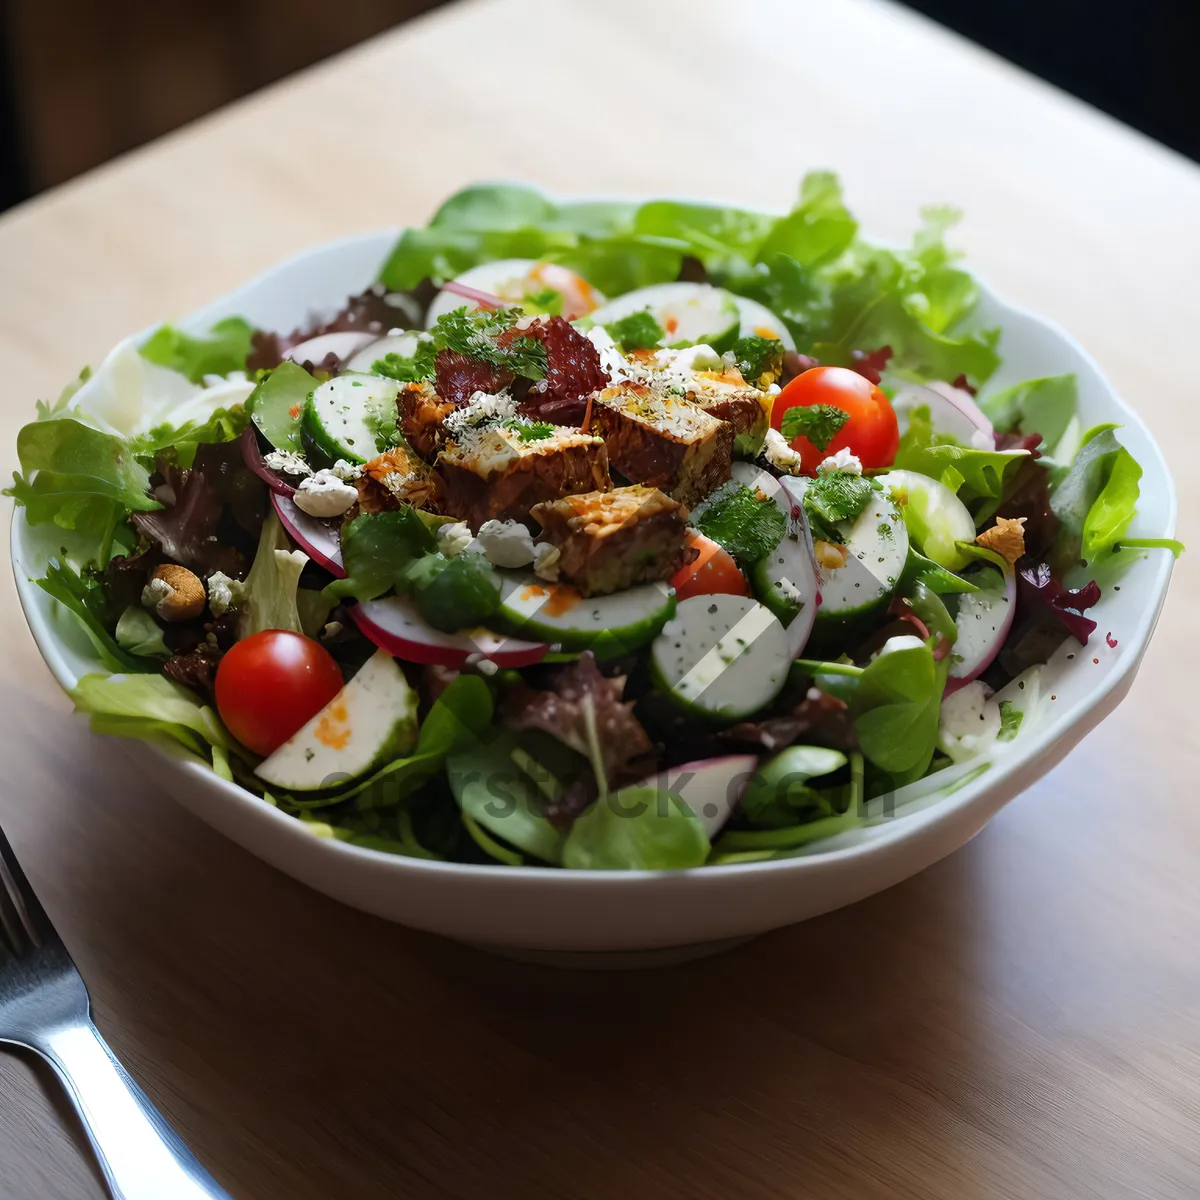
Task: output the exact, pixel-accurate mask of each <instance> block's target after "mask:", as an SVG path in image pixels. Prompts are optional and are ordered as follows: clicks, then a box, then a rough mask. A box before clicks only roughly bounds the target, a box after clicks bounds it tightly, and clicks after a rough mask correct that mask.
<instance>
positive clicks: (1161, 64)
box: [0, 0, 1200, 209]
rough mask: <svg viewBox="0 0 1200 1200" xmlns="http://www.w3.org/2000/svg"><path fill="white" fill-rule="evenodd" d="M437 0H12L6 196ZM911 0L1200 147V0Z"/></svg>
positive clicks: (6, 29)
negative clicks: (334, 0) (1198, 50)
mask: <svg viewBox="0 0 1200 1200" xmlns="http://www.w3.org/2000/svg"><path fill="white" fill-rule="evenodd" d="M545 2H546V3H554V2H557V3H562V2H564V0H545ZM595 2H601V0H595ZM651 2H652V0H651ZM833 2H836V3H845V2H847V0H833ZM438 3H439V0H348V2H343V3H341V4H338V5H337V6H336V9H335V10H333V11H331V5H330V2H329V0H206V2H205V3H203V4H195V3H186V4H171V3H165V4H164V3H161V2H160V3H151V2H150V0H0V16H2V20H0V65H2V67H3V74H2V77H0V209H3V208H7V207H9V206H10V205H12V204H15V203H18V202H19V201H20V200H23V199H25V198H26V197H28V196H31V195H34V194H36V193H37V192H39V191H41V190H43V189H45V188H47V187H53V186H54V185H55V184H58V183H62V182H64V181H65V180H68V179H70V178H71V177H72V176H74V175H78V174H79V173H80V172H82V171H86V170H88V169H89V168H90V167H94V166H97V165H99V164H100V163H103V162H105V161H106V160H108V159H110V158H112V157H114V156H115V155H117V154H120V153H122V152H123V151H125V150H129V149H132V148H133V147H135V146H138V145H141V144H142V143H143V142H146V141H149V140H150V139H151V138H154V137H157V136H159V135H160V134H163V133H167V132H168V131H170V130H172V129H175V128H176V127H178V126H180V125H182V124H184V123H186V122H187V121H190V120H193V119H194V118H196V117H199V116H202V115H203V114H204V113H207V112H210V111H212V110H213V109H215V108H218V107H220V106H221V105H223V104H226V103H228V102H230V101H231V100H235V99H237V98H238V97H239V96H244V95H246V94H247V93H248V92H252V91H254V90H255V89H256V88H260V87H263V86H264V85H266V84H268V83H271V82H273V81H274V80H276V79H280V78H282V77H283V76H284V75H287V74H290V73H291V72H293V71H296V70H299V69H300V68H302V67H305V66H308V65H309V64H311V63H315V62H318V61H319V60H320V59H322V58H326V57H328V56H329V55H331V54H336V53H337V52H338V51H340V50H344V49H346V48H347V47H349V46H352V45H354V44H355V43H357V42H360V41H362V40H364V39H365V38H369V37H371V36H372V35H374V34H376V33H380V32H382V31H383V30H385V29H389V28H391V27H392V26H394V25H397V24H399V23H401V22H403V21H406V20H409V19H411V18H412V17H415V16H418V15H419V14H421V13H423V12H425V11H427V10H429V9H431V8H434V7H436V6H437V5H438ZM908 6H909V7H911V8H916V9H918V10H919V11H921V12H924V13H926V14H927V15H929V16H930V17H932V18H933V19H935V20H937V21H940V22H941V23H943V24H945V25H948V26H950V27H951V28H952V29H955V30H957V31H958V32H960V33H962V34H964V35H966V36H967V37H969V38H971V39H973V40H974V41H977V42H979V43H981V44H982V45H984V46H987V47H989V48H990V49H992V50H994V51H995V52H996V53H998V54H1001V55H1003V56H1004V57H1006V58H1008V59H1010V60H1012V61H1013V62H1015V63H1018V64H1019V65H1021V66H1023V67H1025V68H1027V69H1028V70H1030V71H1033V72H1034V73H1035V74H1038V75H1040V76H1042V77H1043V78H1045V79H1047V80H1049V81H1050V82H1051V83H1054V84H1057V85H1058V86H1059V87H1062V88H1064V89H1065V90H1067V91H1069V92H1073V93H1074V94H1075V95H1077V96H1079V97H1081V98H1082V99H1084V100H1086V101H1088V102H1090V103H1091V104H1094V105H1095V106H1096V107H1098V108H1101V109H1104V110H1105V111H1106V112H1109V113H1111V114H1113V115H1114V116H1116V117H1119V118H1120V119H1121V120H1123V121H1125V122H1127V123H1128V124H1130V125H1133V126H1134V127H1135V128H1138V129H1140V130H1142V131H1143V132H1145V133H1147V134H1149V135H1150V136H1151V137H1154V138H1157V139H1158V140H1159V141H1162V142H1165V143H1166V144H1167V145H1169V146H1172V147H1174V148H1175V149H1177V150H1179V151H1181V152H1182V153H1184V154H1187V155H1189V156H1191V157H1192V158H1196V159H1200V119H1197V118H1198V117H1200V71H1197V70H1196V68H1195V67H1194V66H1193V63H1192V59H1193V55H1194V52H1193V47H1194V46H1195V45H1196V40H1197V36H1198V35H1200V0H1138V2H1137V3H1133V2H1132V0H982V2H981V0H909V5H908ZM764 36H769V34H768V31H764ZM897 80H898V86H902V72H901V71H899V70H898V74H897ZM962 101H963V103H968V104H969V103H970V99H969V97H963V98H962Z"/></svg>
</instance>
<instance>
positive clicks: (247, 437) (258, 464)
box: [240, 424, 296, 498]
mask: <svg viewBox="0 0 1200 1200" xmlns="http://www.w3.org/2000/svg"><path fill="white" fill-rule="evenodd" d="M240 440H241V443H242V461H243V462H244V463H245V464H246V466H248V467H249V468H250V470H252V471H253V472H254V473H255V475H257V476H258V477H259V479H261V480H262V481H263V482H264V483H265V484H266V485H267V487H269V488H270V489H271V491H272V492H274V493H275V494H276V495H277V496H287V497H289V498H290V497H292V496H294V495H295V494H296V489H295V488H294V487H292V485H291V484H290V483H284V481H283V480H282V479H280V478H279V476H278V475H276V474H275V472H274V471H272V470H271V468H270V467H268V466H267V464H266V462H265V461H264V460H263V456H262V451H261V450H260V449H259V448H258V434H257V432H256V431H255V428H254V426H253V425H252V424H251V425H247V426H246V428H245V429H243V430H242V433H241V438H240Z"/></svg>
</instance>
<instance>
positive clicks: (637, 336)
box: [604, 308, 667, 350]
mask: <svg viewBox="0 0 1200 1200" xmlns="http://www.w3.org/2000/svg"><path fill="white" fill-rule="evenodd" d="M604 328H605V329H606V330H608V332H609V334H610V335H611V336H612V339H613V341H614V342H618V343H620V345H621V348H622V349H624V350H649V349H651V348H653V347H654V346H657V345H658V343H659V342H661V341H662V339H663V338H664V337H666V336H667V331H666V330H665V329H664V328H663V327H662V326H661V325H660V324H659V323H658V321H657V320H655V318H654V314H653V313H652V312H651V311H650V310H649V309H648V308H643V309H642V310H641V312H633V313H630V314H629V316H627V317H622V318H621V319H620V320H619V321H612V322H611V323H610V324H608V325H605V327H604Z"/></svg>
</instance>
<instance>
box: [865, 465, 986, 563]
mask: <svg viewBox="0 0 1200 1200" xmlns="http://www.w3.org/2000/svg"><path fill="white" fill-rule="evenodd" d="M878 478H879V482H880V483H881V484H882V485H883V487H884V489H885V490H886V491H890V492H891V493H892V495H893V496H895V498H896V499H897V500H898V502H899V504H900V508H901V511H902V512H903V513H904V522H905V524H906V525H907V526H908V531H909V533H911V534H912V540H913V541H914V542H916V544H917V546H918V547H919V549H920V550H921V552H922V553H923V554H924V555H925V556H926V557H927V558H932V559H933V561H934V562H935V563H937V564H938V565H939V566H942V567H945V568H946V570H948V571H961V570H962V569H963V567H965V566H966V565H967V563H968V562H969V561H970V559H968V558H967V556H966V555H965V554H963V552H962V551H961V550H959V549H958V547H957V546H956V545H955V543H956V542H973V541H974V540H975V521H974V520H973V518H972V517H971V514H970V512H969V511H968V510H967V506H966V505H965V504H964V503H963V502H962V501H961V500H960V499H959V498H958V497H957V496H956V495H955V494H954V493H953V492H952V491H951V490H950V489H949V488H948V487H947V486H946V485H945V484H944V483H942V482H940V481H939V480H937V479H931V478H930V477H929V476H928V475H922V474H920V472H918V471H888V473H887V474H886V475H880V476H879V477H878Z"/></svg>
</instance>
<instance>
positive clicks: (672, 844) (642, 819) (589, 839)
mask: <svg viewBox="0 0 1200 1200" xmlns="http://www.w3.org/2000/svg"><path fill="white" fill-rule="evenodd" d="M710 849H711V847H710V845H709V841H708V834H707V833H706V832H705V830H704V825H703V824H702V823H701V821H700V820H699V818H698V817H697V816H696V815H695V814H694V813H693V812H692V810H691V809H690V808H689V807H688V806H687V805H686V804H684V803H683V802H682V801H679V800H676V799H675V798H674V797H672V796H671V795H670V793H664V792H660V791H659V789H658V788H655V787H628V788H622V789H621V790H620V791H619V792H614V793H613V794H612V795H610V796H602V797H601V798H600V799H599V800H597V801H595V802H594V803H593V804H592V805H591V806H590V807H589V808H587V809H585V810H584V811H583V812H582V813H581V814H580V815H579V816H578V817H576V818H575V821H574V823H573V824H572V825H571V832H570V833H569V834H567V840H566V842H565V843H564V844H563V851H562V862H563V866H564V867H570V868H574V869H576V870H585V871H666V870H683V869H684V868H687V867H699V866H701V865H703V863H704V861H705V859H707V858H708V853H709V850H710Z"/></svg>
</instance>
